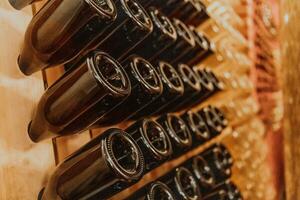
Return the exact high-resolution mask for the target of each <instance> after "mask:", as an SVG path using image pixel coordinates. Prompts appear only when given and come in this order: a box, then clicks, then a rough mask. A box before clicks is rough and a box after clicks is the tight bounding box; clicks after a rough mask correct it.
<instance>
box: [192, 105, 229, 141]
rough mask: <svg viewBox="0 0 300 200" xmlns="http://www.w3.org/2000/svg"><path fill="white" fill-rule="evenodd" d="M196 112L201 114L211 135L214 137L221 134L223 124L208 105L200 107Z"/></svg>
mask: <svg viewBox="0 0 300 200" xmlns="http://www.w3.org/2000/svg"><path fill="white" fill-rule="evenodd" d="M198 114H199V115H201V116H202V117H203V119H204V121H205V122H206V125H207V127H208V129H209V132H210V133H211V137H216V136H218V135H220V134H221V132H222V131H223V129H224V127H223V124H222V123H221V121H220V119H219V117H218V116H216V115H215V114H214V112H213V111H212V109H211V108H210V107H205V108H202V109H201V110H199V111H198Z"/></svg>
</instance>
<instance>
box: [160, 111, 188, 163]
mask: <svg viewBox="0 0 300 200" xmlns="http://www.w3.org/2000/svg"><path fill="white" fill-rule="evenodd" d="M156 121H157V122H158V123H159V124H160V125H161V126H162V127H163V128H164V129H165V131H166V132H167V133H168V136H169V138H170V140H171V143H172V147H173V154H172V157H173V158H175V157H178V156H180V155H182V154H184V152H186V151H188V150H189V149H190V148H191V147H192V136H191V133H190V131H189V129H188V127H187V125H186V124H185V122H184V121H183V119H181V118H180V117H179V116H176V115H174V114H166V115H163V116H161V117H159V118H158V119H157V120H156Z"/></svg>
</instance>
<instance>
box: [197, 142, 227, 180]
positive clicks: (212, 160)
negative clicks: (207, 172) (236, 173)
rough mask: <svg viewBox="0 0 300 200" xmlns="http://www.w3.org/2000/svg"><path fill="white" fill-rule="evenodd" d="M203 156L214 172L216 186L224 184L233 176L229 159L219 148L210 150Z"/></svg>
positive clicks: (202, 154)
mask: <svg viewBox="0 0 300 200" xmlns="http://www.w3.org/2000/svg"><path fill="white" fill-rule="evenodd" d="M201 156H202V157H203V158H204V159H205V160H206V162H207V164H208V165H209V167H210V169H211V170H212V172H213V174H214V177H215V181H216V184H219V183H222V182H224V181H225V180H227V179H228V178H229V177H230V176H231V167H230V165H229V164H228V162H229V161H228V157H227V156H226V155H224V153H223V152H222V149H220V148H218V147H213V148H209V149H207V150H206V151H204V152H203V153H201Z"/></svg>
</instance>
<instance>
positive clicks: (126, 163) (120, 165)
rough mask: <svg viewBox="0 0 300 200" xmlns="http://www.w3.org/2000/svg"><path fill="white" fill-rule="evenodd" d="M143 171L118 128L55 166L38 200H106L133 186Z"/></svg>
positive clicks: (129, 140) (133, 146) (135, 148)
mask: <svg viewBox="0 0 300 200" xmlns="http://www.w3.org/2000/svg"><path fill="white" fill-rule="evenodd" d="M143 170H144V162H143V156H142V153H141V150H140V149H139V148H138V146H137V144H136V143H135V142H134V140H133V139H132V138H131V137H130V136H129V135H128V134H126V133H125V132H123V131H122V130H120V129H109V130H107V131H106V132H105V133H104V134H103V135H101V136H98V137H96V138H94V139H93V140H91V141H90V142H88V143H87V144H86V145H84V146H83V147H82V148H80V149H79V150H77V151H76V152H74V153H73V154H71V155H70V156H69V157H67V158H66V159H65V160H64V161H63V162H62V163H60V164H59V165H58V166H57V168H56V169H55V171H54V173H53V174H52V175H51V176H50V178H49V181H48V183H47V185H46V187H45V189H44V191H43V193H42V195H41V198H40V199H41V200H53V199H62V200H69V199H90V200H92V199H107V198H109V197H111V196H113V195H114V194H116V193H117V192H120V191H121V190H123V189H125V188H127V187H129V186H130V185H132V184H134V183H136V182H137V181H138V180H139V179H140V178H141V176H142V174H143Z"/></svg>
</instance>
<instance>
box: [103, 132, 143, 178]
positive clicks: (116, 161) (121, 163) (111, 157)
mask: <svg viewBox="0 0 300 200" xmlns="http://www.w3.org/2000/svg"><path fill="white" fill-rule="evenodd" d="M111 131H112V132H111V133H110V135H109V136H108V137H106V138H105V139H104V141H103V142H104V145H102V146H103V148H104V151H103V152H105V154H106V155H107V161H108V163H109V164H110V165H111V167H112V169H113V170H115V172H116V173H117V174H119V175H120V176H121V177H123V178H124V179H126V180H137V179H139V178H140V177H141V176H142V174H143V171H144V158H143V154H142V152H141V150H140V149H139V147H138V145H137V144H136V143H135V141H134V140H133V139H132V138H131V137H130V136H129V135H128V134H127V133H125V132H124V131H122V130H120V129H111Z"/></svg>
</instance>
